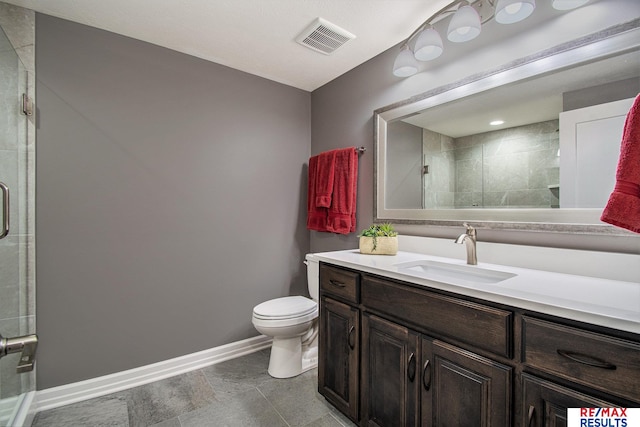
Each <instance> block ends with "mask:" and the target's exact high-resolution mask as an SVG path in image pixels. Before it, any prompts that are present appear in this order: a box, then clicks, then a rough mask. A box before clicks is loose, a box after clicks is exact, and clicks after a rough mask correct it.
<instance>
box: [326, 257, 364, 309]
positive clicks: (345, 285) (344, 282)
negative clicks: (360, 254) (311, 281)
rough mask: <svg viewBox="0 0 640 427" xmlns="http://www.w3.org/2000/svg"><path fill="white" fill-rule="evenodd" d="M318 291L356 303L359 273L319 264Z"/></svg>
mask: <svg viewBox="0 0 640 427" xmlns="http://www.w3.org/2000/svg"><path fill="white" fill-rule="evenodd" d="M320 292H322V293H324V294H329V295H333V296H336V297H339V298H342V299H344V300H346V301H349V302H353V303H355V304H357V303H358V302H359V300H360V274H359V273H356V272H353V271H348V270H343V269H341V268H338V267H333V266H329V265H326V264H320Z"/></svg>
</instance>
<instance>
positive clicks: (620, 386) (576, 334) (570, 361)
mask: <svg viewBox="0 0 640 427" xmlns="http://www.w3.org/2000/svg"><path fill="white" fill-rule="evenodd" d="M522 324H523V346H524V348H523V353H522V357H523V362H524V363H525V364H526V365H527V366H530V367H533V368H536V369H539V370H541V371H546V372H549V373H552V374H555V375H557V376H559V377H562V378H566V379H568V380H570V381H574V382H577V383H580V384H583V385H586V386H589V387H592V388H594V389H597V390H602V391H604V392H607V393H610V394H612V395H616V396H621V397H624V398H628V399H631V400H633V401H635V402H640V381H638V378H640V343H638V342H632V341H626V340H621V339H617V338H612V337H608V336H605V335H600V334H597V333H594V332H589V331H586V330H582V329H578V328H572V327H568V326H564V325H559V324H556V323H552V322H547V321H543V320H539V319H534V318H531V317H527V316H524V317H523V322H522Z"/></svg>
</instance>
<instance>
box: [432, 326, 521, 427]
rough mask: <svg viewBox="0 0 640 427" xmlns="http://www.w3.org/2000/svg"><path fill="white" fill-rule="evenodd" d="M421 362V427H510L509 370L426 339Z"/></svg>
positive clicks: (507, 367)
mask: <svg viewBox="0 0 640 427" xmlns="http://www.w3.org/2000/svg"><path fill="white" fill-rule="evenodd" d="M422 359H423V368H422V374H421V382H422V387H423V390H422V425H423V426H460V427H463V426H468V427H481V426H482V427H485V426H486V427H488V426H508V425H511V407H512V404H511V389H512V387H511V378H512V369H511V367H509V366H506V365H503V364H500V363H497V362H495V361H492V360H490V359H487V358H485V357H482V356H479V355H477V354H475V353H473V352H470V351H467V350H463V349H461V348H458V347H456V346H453V345H450V344H447V343H445V342H442V341H439V340H431V339H426V338H424V339H423V340H422Z"/></svg>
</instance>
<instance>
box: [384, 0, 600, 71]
mask: <svg viewBox="0 0 640 427" xmlns="http://www.w3.org/2000/svg"><path fill="white" fill-rule="evenodd" d="M588 1H589V0H553V3H552V5H553V8H554V9H557V10H569V9H575V8H577V7H580V6H582V5H584V4H585V3H587V2H588ZM535 8H536V2H535V0H454V1H452V2H451V3H449V4H448V5H447V6H445V7H444V8H442V9H440V10H439V11H438V12H436V13H435V14H434V15H432V16H431V17H430V18H429V19H427V20H426V21H424V22H423V23H422V25H420V26H419V27H418V28H417V29H416V30H415V31H414V32H413V33H411V35H410V36H409V37H408V38H407V39H406V40H405V41H404V43H402V47H401V49H400V53H399V54H398V56H397V57H396V60H395V62H394V64H393V74H394V75H395V76H397V77H409V76H412V75H414V74H416V73H417V72H418V68H419V66H418V62H417V61H416V60H418V61H431V60H433V59H436V58H438V57H439V56H440V55H441V54H442V51H443V45H442V38H441V37H440V34H438V32H437V31H436V30H435V29H434V28H433V24H435V23H437V22H439V21H441V20H443V19H445V18H448V17H449V16H450V15H452V17H451V21H450V22H449V26H448V28H447V39H448V40H449V41H451V42H455V43H462V42H466V41H469V40H473V39H474V38H476V37H478V35H480V31H481V29H482V28H481V26H482V24H484V23H486V22H487V21H489V20H490V19H492V18H495V20H496V22H498V23H499V24H513V23H516V22H520V21H522V20H523V19H526V18H527V17H529V16H530V15H531V14H532V13H533V11H534V10H535ZM414 40H415V42H414ZM411 43H413V49H412V48H411Z"/></svg>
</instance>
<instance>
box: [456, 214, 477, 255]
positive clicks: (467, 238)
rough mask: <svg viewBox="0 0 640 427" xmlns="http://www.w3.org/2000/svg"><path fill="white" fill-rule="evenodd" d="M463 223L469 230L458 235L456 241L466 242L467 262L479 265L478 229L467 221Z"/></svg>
mask: <svg viewBox="0 0 640 427" xmlns="http://www.w3.org/2000/svg"><path fill="white" fill-rule="evenodd" d="M462 225H464V226H465V227H466V228H467V231H466V233H463V234H461V235H460V236H458V238H457V239H456V243H458V244H460V245H461V244H463V243H464V244H465V245H466V246H467V264H469V265H477V264H478V257H477V255H476V229H475V228H473V227H472V226H470V225H469V224H467V223H466V222H463V223H462Z"/></svg>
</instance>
